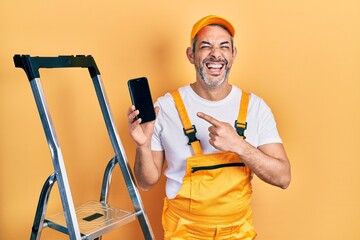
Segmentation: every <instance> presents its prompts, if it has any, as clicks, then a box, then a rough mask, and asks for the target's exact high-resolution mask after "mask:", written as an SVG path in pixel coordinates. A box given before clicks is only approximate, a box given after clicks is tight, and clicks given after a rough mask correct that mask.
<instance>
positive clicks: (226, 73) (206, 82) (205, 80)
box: [199, 67, 230, 88]
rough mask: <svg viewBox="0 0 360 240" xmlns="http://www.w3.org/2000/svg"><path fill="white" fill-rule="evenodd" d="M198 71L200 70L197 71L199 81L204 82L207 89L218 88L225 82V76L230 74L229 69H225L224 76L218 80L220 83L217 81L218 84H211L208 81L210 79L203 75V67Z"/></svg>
mask: <svg viewBox="0 0 360 240" xmlns="http://www.w3.org/2000/svg"><path fill="white" fill-rule="evenodd" d="M199 70H200V71H199V74H200V77H201V79H202V80H203V81H204V82H205V84H206V85H207V86H209V87H211V88H215V87H218V86H220V85H222V84H223V83H224V82H225V80H226V78H227V76H228V75H229V72H230V69H226V72H225V75H224V76H223V77H222V78H221V79H220V81H218V82H212V81H210V79H209V78H208V77H207V76H206V75H205V73H204V68H203V67H201V68H200V69H199Z"/></svg>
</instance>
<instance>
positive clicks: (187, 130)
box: [171, 91, 202, 155]
mask: <svg viewBox="0 0 360 240" xmlns="http://www.w3.org/2000/svg"><path fill="white" fill-rule="evenodd" d="M171 95H172V97H173V98H174V101H175V105H176V108H177V110H178V112H179V115H180V119H181V122H182V124H183V127H184V128H183V130H184V134H185V135H186V136H187V137H188V138H189V142H188V145H191V147H192V149H193V151H194V155H197V154H202V148H201V145H200V140H199V139H197V138H196V127H195V125H192V124H191V122H190V119H189V116H188V114H187V112H186V108H185V105H184V102H183V100H182V98H181V96H180V93H179V91H175V92H172V93H171Z"/></svg>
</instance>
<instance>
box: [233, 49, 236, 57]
mask: <svg viewBox="0 0 360 240" xmlns="http://www.w3.org/2000/svg"><path fill="white" fill-rule="evenodd" d="M236 54H237V48H236V47H234V51H233V58H235V57H236Z"/></svg>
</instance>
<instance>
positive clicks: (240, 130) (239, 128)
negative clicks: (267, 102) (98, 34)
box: [234, 120, 247, 139]
mask: <svg viewBox="0 0 360 240" xmlns="http://www.w3.org/2000/svg"><path fill="white" fill-rule="evenodd" d="M234 127H235V128H236V132H237V133H238V134H239V136H241V137H243V139H246V137H245V134H244V132H245V130H246V129H247V122H245V123H239V122H238V121H237V120H236V121H235V124H234Z"/></svg>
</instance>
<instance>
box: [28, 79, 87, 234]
mask: <svg viewBox="0 0 360 240" xmlns="http://www.w3.org/2000/svg"><path fill="white" fill-rule="evenodd" d="M30 85H31V88H32V91H33V94H34V98H35V102H36V105H37V108H38V111H39V115H40V118H41V122H42V125H43V128H44V132H45V135H46V139H47V142H48V146H49V149H50V153H51V158H52V162H53V166H54V170H55V173H56V176H57V177H56V178H57V182H58V188H59V193H60V197H61V203H62V207H63V210H64V215H65V218H66V222H67V225H68V228H69V236H70V238H71V239H76V240H81V235H80V230H79V224H78V221H77V218H76V214H75V207H74V202H73V199H72V195H71V190H70V185H69V180H68V177H67V174H66V168H65V163H64V159H63V155H62V151H61V148H60V146H59V141H58V139H57V135H56V132H55V128H54V125H53V123H52V119H51V115H50V113H49V110H48V107H47V104H46V99H45V96H44V93H43V89H42V86H41V82H40V78H34V79H33V80H30Z"/></svg>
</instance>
